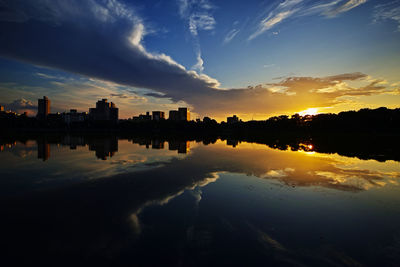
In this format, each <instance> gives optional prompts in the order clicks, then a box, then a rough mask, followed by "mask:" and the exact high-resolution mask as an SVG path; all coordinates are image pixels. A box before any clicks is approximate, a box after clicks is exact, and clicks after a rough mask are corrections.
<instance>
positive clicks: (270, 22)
mask: <svg viewBox="0 0 400 267" xmlns="http://www.w3.org/2000/svg"><path fill="white" fill-rule="evenodd" d="M366 1H367V0H334V1H332V0H331V1H319V2H317V3H311V1H305V0H285V1H284V2H281V3H280V4H278V5H276V6H275V7H274V8H272V10H271V11H270V12H269V13H268V16H267V17H265V18H264V19H262V20H261V21H260V22H258V25H257V27H256V28H257V29H256V30H255V31H254V32H253V33H252V34H251V35H250V36H249V37H248V40H249V41H251V40H253V39H254V38H256V37H258V36H259V35H261V34H263V33H264V32H266V31H268V30H270V29H272V28H274V27H275V26H276V25H278V24H280V23H281V22H283V21H285V20H288V19H289V18H296V17H304V16H311V15H321V16H325V17H327V18H333V17H336V16H338V15H339V14H341V13H344V12H347V11H349V10H351V9H353V8H355V7H357V6H359V5H361V4H364V3H366ZM275 33H278V32H277V31H275V32H274V33H273V34H275Z"/></svg>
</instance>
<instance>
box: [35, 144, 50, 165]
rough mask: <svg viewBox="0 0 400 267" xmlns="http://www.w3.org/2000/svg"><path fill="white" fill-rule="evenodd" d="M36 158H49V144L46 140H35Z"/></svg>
mask: <svg viewBox="0 0 400 267" xmlns="http://www.w3.org/2000/svg"><path fill="white" fill-rule="evenodd" d="M37 146H38V148H37V152H38V154H37V155H38V159H43V161H46V160H48V159H49V158H50V144H49V143H47V141H46V140H37Z"/></svg>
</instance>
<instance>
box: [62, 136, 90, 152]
mask: <svg viewBox="0 0 400 267" xmlns="http://www.w3.org/2000/svg"><path fill="white" fill-rule="evenodd" d="M61 144H62V145H68V146H69V148H70V149H76V147H77V146H85V145H86V142H85V139H84V138H83V137H82V136H75V135H73V136H72V135H65V136H64V138H63V140H62V143H61Z"/></svg>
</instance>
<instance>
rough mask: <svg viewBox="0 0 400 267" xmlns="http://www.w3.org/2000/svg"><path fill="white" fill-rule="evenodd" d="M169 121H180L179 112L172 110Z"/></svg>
mask: <svg viewBox="0 0 400 267" xmlns="http://www.w3.org/2000/svg"><path fill="white" fill-rule="evenodd" d="M168 119H169V120H171V121H179V111H177V110H170V111H169V117H168Z"/></svg>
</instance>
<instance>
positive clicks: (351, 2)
mask: <svg viewBox="0 0 400 267" xmlns="http://www.w3.org/2000/svg"><path fill="white" fill-rule="evenodd" d="M334 2H336V1H334ZM366 2H367V0H348V1H345V2H344V3H340V4H339V6H336V7H334V8H333V9H331V10H329V9H328V10H326V11H325V12H324V15H326V16H327V17H336V16H337V15H339V14H341V13H344V12H347V11H349V10H351V9H353V8H355V7H358V6H359V5H362V4H364V3H366Z"/></svg>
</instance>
